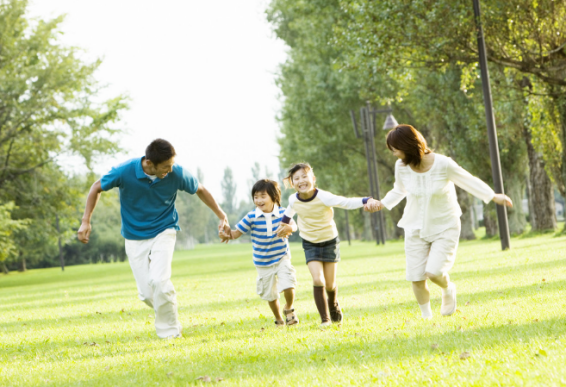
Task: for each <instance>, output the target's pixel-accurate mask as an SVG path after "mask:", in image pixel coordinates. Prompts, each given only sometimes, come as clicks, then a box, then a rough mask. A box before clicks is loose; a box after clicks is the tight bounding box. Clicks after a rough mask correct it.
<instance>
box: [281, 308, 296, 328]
mask: <svg viewBox="0 0 566 387" xmlns="http://www.w3.org/2000/svg"><path fill="white" fill-rule="evenodd" d="M283 313H284V314H285V323H286V324H287V325H296V324H298V323H299V318H298V317H297V315H296V314H295V309H294V308H293V309H283Z"/></svg>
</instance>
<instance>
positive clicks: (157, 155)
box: [145, 138, 177, 165]
mask: <svg viewBox="0 0 566 387" xmlns="http://www.w3.org/2000/svg"><path fill="white" fill-rule="evenodd" d="M174 156H177V153H175V148H173V145H171V143H170V142H169V141H167V140H163V139H162V138H158V139H155V140H153V141H152V142H151V144H149V145H148V146H147V148H145V158H146V159H147V160H149V161H151V162H152V163H153V165H158V164H161V163H162V162H164V161H167V160H169V159H170V158H171V157H174Z"/></svg>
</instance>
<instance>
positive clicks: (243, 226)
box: [236, 214, 253, 234]
mask: <svg viewBox="0 0 566 387" xmlns="http://www.w3.org/2000/svg"><path fill="white" fill-rule="evenodd" d="M252 225H253V221H252V220H251V218H250V214H246V216H244V217H243V218H242V220H240V222H238V224H237V225H236V229H238V231H240V232H241V233H242V234H247V233H249V232H250V231H252Z"/></svg>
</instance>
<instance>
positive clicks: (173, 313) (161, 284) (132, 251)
mask: <svg viewBox="0 0 566 387" xmlns="http://www.w3.org/2000/svg"><path fill="white" fill-rule="evenodd" d="M176 239H177V231H175V230H174V229H167V230H165V231H163V232H162V233H161V234H158V235H157V236H156V237H155V238H152V239H145V240H141V241H134V240H129V239H126V255H127V256H128V261H129V262H130V267H131V268H132V272H133V273H134V278H135V279H136V284H137V285H138V292H139V298H140V300H142V301H143V302H145V303H146V304H147V305H149V306H150V307H152V308H153V309H154V310H155V330H156V332H157V336H159V337H161V338H167V337H169V336H175V335H178V334H180V333H181V330H182V328H181V324H180V323H179V319H178V315H177V296H176V293H175V288H174V287H173V283H172V282H171V262H172V260H173V251H174V250H175V240H176Z"/></svg>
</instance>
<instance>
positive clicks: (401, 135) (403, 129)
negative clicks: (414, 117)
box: [387, 124, 432, 167]
mask: <svg viewBox="0 0 566 387" xmlns="http://www.w3.org/2000/svg"><path fill="white" fill-rule="evenodd" d="M387 147H388V148H389V150H393V149H392V148H395V149H397V150H400V151H401V152H403V153H405V158H404V159H402V160H401V161H402V162H403V164H405V165H413V166H415V167H416V166H418V165H419V164H420V163H421V161H422V159H423V156H424V155H426V154H429V153H432V150H431V149H429V148H428V146H427V144H426V140H425V138H424V137H423V135H422V134H421V132H419V131H418V130H416V129H415V128H413V127H412V126H411V125H405V124H401V125H397V126H396V127H395V128H394V129H391V130H390V131H389V133H387Z"/></svg>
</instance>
